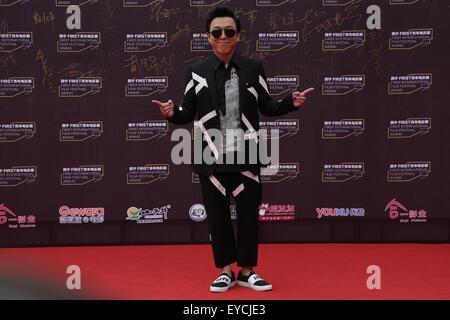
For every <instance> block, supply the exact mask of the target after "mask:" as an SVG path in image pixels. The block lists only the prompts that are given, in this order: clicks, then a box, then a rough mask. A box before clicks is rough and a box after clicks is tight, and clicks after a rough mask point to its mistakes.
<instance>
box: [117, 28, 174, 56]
mask: <svg viewBox="0 0 450 320" xmlns="http://www.w3.org/2000/svg"><path fill="white" fill-rule="evenodd" d="M166 45H167V32H144V33H137V34H130V33H127V35H126V40H125V41H124V43H123V50H124V51H125V52H149V51H151V50H154V49H161V48H164V47H165V46H166Z"/></svg>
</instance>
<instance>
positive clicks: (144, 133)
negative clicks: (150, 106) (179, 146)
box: [126, 120, 169, 141]
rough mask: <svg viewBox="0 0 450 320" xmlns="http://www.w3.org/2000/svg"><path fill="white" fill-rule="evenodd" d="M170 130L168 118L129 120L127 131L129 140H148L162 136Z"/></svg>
mask: <svg viewBox="0 0 450 320" xmlns="http://www.w3.org/2000/svg"><path fill="white" fill-rule="evenodd" d="M168 132H169V122H168V121H167V120H149V121H145V122H129V123H128V129H127V131H126V140H127V141H147V140H152V139H155V138H161V137H164V136H165V135H167V133H168Z"/></svg>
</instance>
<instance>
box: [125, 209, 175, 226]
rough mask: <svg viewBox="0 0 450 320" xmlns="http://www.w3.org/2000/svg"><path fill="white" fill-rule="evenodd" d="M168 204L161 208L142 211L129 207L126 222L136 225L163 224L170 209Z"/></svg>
mask: <svg viewBox="0 0 450 320" xmlns="http://www.w3.org/2000/svg"><path fill="white" fill-rule="evenodd" d="M170 207H171V206H170V204H169V205H166V206H163V207H161V208H153V209H142V208H136V207H130V208H128V210H127V218H126V220H131V221H136V223H138V224H141V223H163V222H164V220H167V213H168V211H169V209H170Z"/></svg>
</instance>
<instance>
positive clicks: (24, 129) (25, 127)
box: [0, 122, 36, 143]
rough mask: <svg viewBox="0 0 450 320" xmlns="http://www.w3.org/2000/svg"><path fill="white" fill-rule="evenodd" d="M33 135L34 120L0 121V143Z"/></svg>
mask: <svg viewBox="0 0 450 320" xmlns="http://www.w3.org/2000/svg"><path fill="white" fill-rule="evenodd" d="M35 135H36V123H35V122H12V123H0V143H2V142H18V141H21V140H29V139H31V138H33V137H34V136H35Z"/></svg>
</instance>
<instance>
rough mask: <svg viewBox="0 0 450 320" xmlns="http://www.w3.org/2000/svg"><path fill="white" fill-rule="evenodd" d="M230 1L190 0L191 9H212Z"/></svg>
mask: <svg viewBox="0 0 450 320" xmlns="http://www.w3.org/2000/svg"><path fill="white" fill-rule="evenodd" d="M229 1H230V0H190V6H191V7H213V6H216V5H219V4H225V3H227V2H229Z"/></svg>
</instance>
